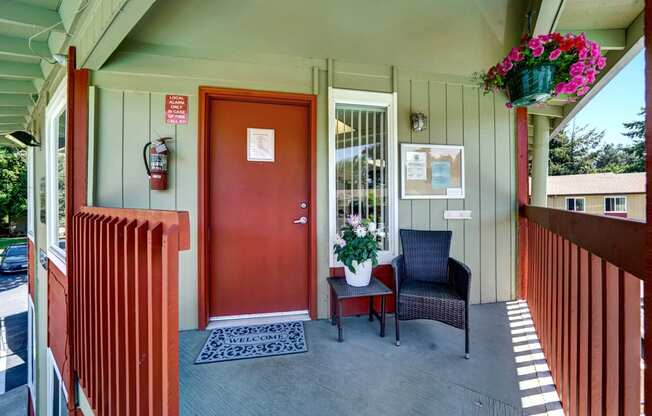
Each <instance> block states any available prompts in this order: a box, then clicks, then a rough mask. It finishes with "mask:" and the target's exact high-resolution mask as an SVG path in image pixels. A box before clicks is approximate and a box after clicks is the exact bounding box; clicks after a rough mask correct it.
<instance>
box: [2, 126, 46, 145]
mask: <svg viewBox="0 0 652 416" xmlns="http://www.w3.org/2000/svg"><path fill="white" fill-rule="evenodd" d="M5 137H6V138H7V140H9V141H11V142H13V143H15V144H17V145H18V146H20V147H27V146H31V147H38V146H40V145H41V142H39V141H38V140H36V137H34V136H33V135H32V134H30V133H28V132H26V131H23V130H18V131H15V132H13V133H8V134H5Z"/></svg>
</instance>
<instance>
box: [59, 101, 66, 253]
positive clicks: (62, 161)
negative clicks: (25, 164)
mask: <svg viewBox="0 0 652 416" xmlns="http://www.w3.org/2000/svg"><path fill="white" fill-rule="evenodd" d="M57 124H58V140H57V142H58V146H57V236H58V238H59V247H60V248H62V249H65V248H66V112H65V111H64V112H63V113H61V115H60V116H59V119H58V120H57Z"/></svg>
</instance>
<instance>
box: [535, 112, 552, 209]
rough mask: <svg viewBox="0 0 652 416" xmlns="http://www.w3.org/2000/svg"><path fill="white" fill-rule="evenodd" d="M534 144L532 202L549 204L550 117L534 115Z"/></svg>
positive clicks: (537, 204)
mask: <svg viewBox="0 0 652 416" xmlns="http://www.w3.org/2000/svg"><path fill="white" fill-rule="evenodd" d="M532 119H533V121H534V146H533V149H532V191H531V192H532V194H531V197H532V198H531V204H532V205H534V206H539V207H546V206H548V160H549V158H550V119H549V118H548V117H546V116H540V115H534V116H532Z"/></svg>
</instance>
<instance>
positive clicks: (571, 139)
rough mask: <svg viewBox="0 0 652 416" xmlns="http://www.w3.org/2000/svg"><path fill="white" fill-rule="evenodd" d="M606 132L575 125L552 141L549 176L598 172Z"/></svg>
mask: <svg viewBox="0 0 652 416" xmlns="http://www.w3.org/2000/svg"><path fill="white" fill-rule="evenodd" d="M604 135H605V132H604V131H598V130H596V129H595V128H589V126H582V127H577V126H576V125H575V124H573V125H572V126H571V127H570V128H568V129H565V130H564V131H562V132H561V133H559V134H557V135H556V136H555V137H553V138H552V140H550V165H549V172H550V173H549V174H550V175H551V176H556V175H578V174H585V173H594V172H596V168H595V161H596V158H597V157H598V153H599V152H598V150H597V149H598V146H599V145H600V143H601V142H602V139H603V138H604Z"/></svg>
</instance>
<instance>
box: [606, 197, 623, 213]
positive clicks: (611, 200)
mask: <svg viewBox="0 0 652 416" xmlns="http://www.w3.org/2000/svg"><path fill="white" fill-rule="evenodd" d="M604 212H605V213H626V212H627V197H626V196H606V197H605V198H604Z"/></svg>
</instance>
